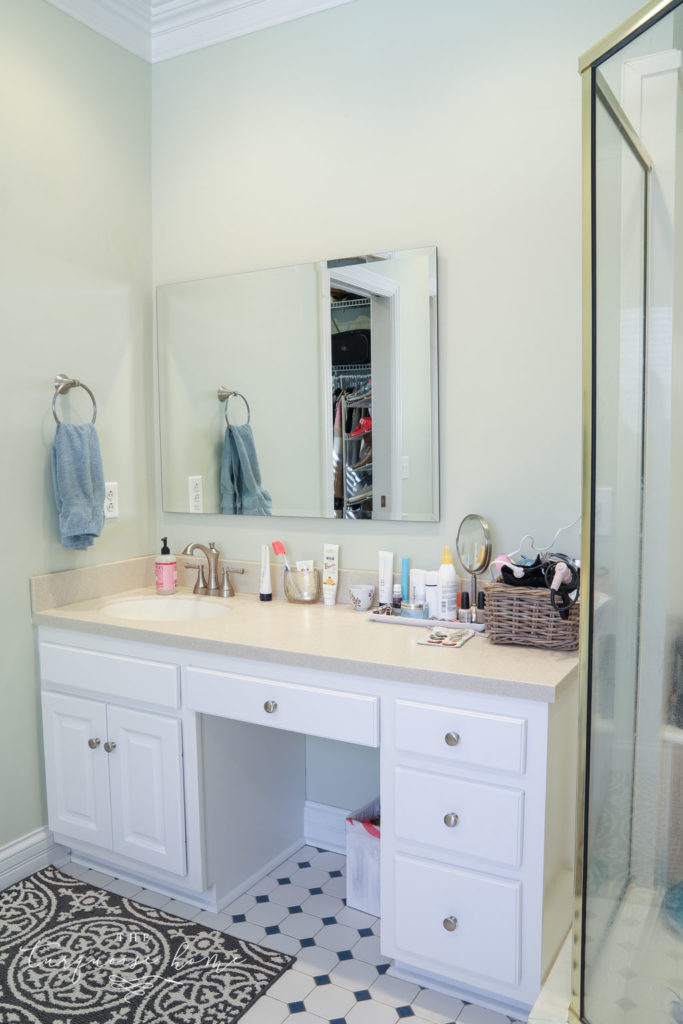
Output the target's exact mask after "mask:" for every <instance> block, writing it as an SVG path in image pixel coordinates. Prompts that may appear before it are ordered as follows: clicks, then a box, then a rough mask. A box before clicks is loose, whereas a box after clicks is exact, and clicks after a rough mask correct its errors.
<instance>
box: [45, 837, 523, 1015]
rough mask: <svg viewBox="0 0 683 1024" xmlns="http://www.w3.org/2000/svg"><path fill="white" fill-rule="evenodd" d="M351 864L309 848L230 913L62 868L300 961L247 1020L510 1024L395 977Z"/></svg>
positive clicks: (74, 868)
mask: <svg viewBox="0 0 683 1024" xmlns="http://www.w3.org/2000/svg"><path fill="white" fill-rule="evenodd" d="M345 868H346V858H345V857H344V856H342V855H341V854H338V853H329V852H327V851H324V850H319V849H316V848H315V847H312V846H304V847H302V848H301V849H300V850H298V851H297V853H296V854H294V855H293V856H292V858H291V859H289V860H286V861H285V862H284V863H283V864H281V865H280V866H279V867H277V868H276V869H275V870H274V871H271V873H270V874H269V875H266V876H265V878H262V879H261V881H259V882H257V883H256V885H253V886H252V887H251V888H250V889H249V891H248V892H246V893H245V894H244V895H243V896H240V897H239V898H238V899H236V900H235V901H234V902H233V903H231V904H230V905H229V906H227V907H226V908H225V910H224V911H222V912H221V913H220V914H212V913H210V912H208V911H201V910H198V909H197V908H196V907H193V906H191V905H190V904H189V903H182V902H180V901H178V900H169V899H168V897H167V896H163V895H161V894H160V893H157V892H154V891H153V890H151V889H140V888H139V887H138V886H136V885H133V884H132V883H130V882H124V881H121V880H120V879H116V878H112V877H111V876H110V875H105V874H102V873H101V872H98V871H93V870H91V869H89V868H86V867H83V866H82V865H80V864H75V863H69V864H66V865H65V866H64V867H63V868H62V869H61V870H62V871H66V872H68V873H69V874H72V875H75V876H76V877H78V878H83V879H84V880H85V881H88V882H91V883H92V884H93V885H98V886H100V887H101V888H103V889H108V890H109V891H110V892H115V893H118V894H119V895H121V896H128V897H132V898H133V899H136V900H138V901H139V902H140V903H146V904H147V905H148V906H153V907H163V908H164V910H167V911H168V913H170V914H177V915H178V917H183V918H186V919H187V920H192V921H196V922H197V923H198V924H204V925H206V926H207V927H209V928H216V929H218V930H219V931H222V932H226V933H227V934H229V935H236V936H238V937H239V938H242V939H247V940H249V941H252V942H257V943H259V944H260V945H262V946H268V947H269V948H271V949H279V950H282V951H283V952H286V953H291V954H292V956H295V957H296V961H295V963H294V965H293V966H292V967H291V968H290V970H288V971H287V972H286V973H285V974H283V976H282V977H281V978H280V979H279V980H278V981H276V982H275V984H274V985H273V986H272V988H270V989H269V990H268V993H267V994H266V995H264V996H262V997H261V998H260V999H259V1001H258V1002H257V1003H255V1004H254V1006H252V1008H251V1009H250V1010H249V1011H248V1012H247V1013H246V1014H245V1015H244V1017H242V1021H241V1024H397V1022H399V1021H403V1020H405V1021H407V1022H408V1024H453V1022H455V1021H457V1022H458V1024H510V1020H511V1018H509V1017H506V1016H505V1015H504V1014H501V1013H496V1012H494V1011H493V1010H487V1009H484V1008H483V1007H481V1006H475V1005H474V1004H471V1003H467V1004H466V1003H463V1002H462V1001H461V1000H459V999H455V998H453V997H451V996H446V995H443V994H441V993H440V992H434V991H432V990H430V989H426V988H420V986H419V985H415V984H412V983H411V982H407V981H401V980H399V979H398V978H392V977H390V976H389V975H388V974H387V973H386V972H387V969H388V967H389V962H388V961H387V960H386V958H385V957H383V956H382V954H381V952H380V944H379V934H380V920H379V919H378V918H376V917H372V916H371V915H370V914H364V913H362V912H361V911H359V910H353V909H351V907H347V906H346V899H345V896H346V879H345Z"/></svg>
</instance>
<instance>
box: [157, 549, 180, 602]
mask: <svg viewBox="0 0 683 1024" xmlns="http://www.w3.org/2000/svg"><path fill="white" fill-rule="evenodd" d="M161 541H162V546H161V554H160V555H157V559H156V562H155V563H154V579H155V582H156V585H157V594H174V593H175V589H176V587H177V586H178V566H177V565H176V560H175V555H172V554H171V549H170V548H169V546H168V537H162V538H161Z"/></svg>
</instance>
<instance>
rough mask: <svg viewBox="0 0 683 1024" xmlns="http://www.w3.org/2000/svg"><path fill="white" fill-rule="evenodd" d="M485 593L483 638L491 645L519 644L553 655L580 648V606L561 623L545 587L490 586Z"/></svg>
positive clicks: (576, 605) (490, 584)
mask: <svg viewBox="0 0 683 1024" xmlns="http://www.w3.org/2000/svg"><path fill="white" fill-rule="evenodd" d="M484 591H485V593H486V636H487V637H488V638H489V640H490V641H491V642H492V643H494V644H522V645H524V646H525V647H545V648H548V649H549V650H553V651H575V650H576V649H577V647H578V646H579V603H578V602H577V603H576V604H574V605H572V607H571V609H570V611H569V618H568V619H561V618H560V616H559V614H558V612H557V611H556V610H555V609H554V608H553V606H552V605H551V603H550V591H548V590H546V588H545V587H539V588H532V587H511V586H508V584H507V583H489V584H487V585H486V586H485V587H484Z"/></svg>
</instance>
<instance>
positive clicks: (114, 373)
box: [0, 0, 155, 846]
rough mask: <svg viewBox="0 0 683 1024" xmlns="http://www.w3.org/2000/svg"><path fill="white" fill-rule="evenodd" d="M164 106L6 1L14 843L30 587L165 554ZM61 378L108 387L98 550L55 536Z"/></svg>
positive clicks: (23, 754) (108, 49) (8, 765)
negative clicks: (157, 266)
mask: <svg viewBox="0 0 683 1024" xmlns="http://www.w3.org/2000/svg"><path fill="white" fill-rule="evenodd" d="M149 97H150V68H149V66H148V65H146V64H145V63H144V62H143V61H141V60H139V59H137V58H136V57H133V56H131V55H130V54H129V53H127V52H125V51H124V50H122V49H121V48H120V47H118V46H115V45H114V44H113V43H110V42H108V41H107V40H105V39H103V38H102V37H100V36H98V35H96V34H95V33H94V32H92V31H90V30H89V29H87V28H85V27H84V26H83V25H81V24H79V23H78V22H76V21H74V20H73V19H72V18H69V17H67V16H66V15H64V14H62V13H61V12H59V11H57V10H56V9H55V8H54V7H52V6H51V5H49V4H47V3H45V2H43V0H2V4H1V5H0V139H1V140H2V158H1V159H0V267H1V271H0V322H1V323H2V354H3V363H4V366H3V389H2V401H1V402H0V417H1V419H2V433H3V441H2V445H1V446H0V451H1V452H2V457H1V458H2V461H1V463H0V465H1V466H2V480H3V506H2V536H3V559H2V587H0V623H1V624H2V625H1V627H0V628H1V642H2V657H1V658H0V695H1V701H2V703H1V708H2V713H1V714H0V778H1V779H2V786H0V846H2V845H3V844H4V843H7V842H9V841H11V840H13V839H16V838H18V837H20V836H23V835H25V834H27V833H29V832H31V831H33V830H34V829H36V828H38V827H40V826H41V825H43V824H45V813H44V803H43V783H42V771H43V768H42V758H41V753H40V749H41V742H40V734H39V729H40V717H39V706H38V685H37V672H36V663H35V653H34V650H35V645H34V636H33V629H32V626H31V622H30V602H29V587H28V578H29V576H30V575H31V574H33V573H39V572H49V571H53V570H58V569H66V568H72V567H76V566H84V565H92V564H94V563H96V562H108V561H113V560H116V559H119V558H126V557H128V556H134V555H140V554H144V553H148V552H149V551H150V550H153V549H152V547H151V544H152V537H153V536H154V532H155V531H154V530H153V518H154V510H153V501H154V489H153V479H154V461H153V458H152V443H151V423H150V414H149V409H150V401H149V396H150V393H151V388H152V379H151V346H150V334H151V308H150V307H151V304H150V258H151V250H150V245H151V223H150V158H149V133H150V102H149ZM57 373H68V374H70V375H72V376H75V377H79V378H82V379H83V380H84V381H85V382H86V383H87V384H88V385H89V386H90V387H91V388H92V390H93V391H94V393H95V395H96V398H97V401H98V404H99V417H98V422H97V426H98V432H99V438H100V445H101V449H102V457H103V462H104V467H105V476H106V478H107V480H115V481H117V482H118V484H119V494H120V504H121V515H120V518H119V519H118V520H110V521H109V522H107V523H106V524H105V528H104V531H103V535H102V537H101V538H100V539H99V540H98V541H96V542H95V545H94V546H93V547H92V548H91V549H89V550H88V551H87V552H73V551H71V552H69V551H66V550H65V549H63V548H62V547H61V546H60V544H59V538H58V535H57V530H56V516H55V510H54V500H53V496H52V483H51V479H50V471H49V450H50V444H51V442H52V438H53V436H54V421H53V419H52V412H51V408H50V406H51V402H52V394H53V388H52V380H53V378H54V376H55V374H57ZM85 398H86V403H85V404H83V405H81V408H82V409H83V410H84V411H85V410H86V409H87V408H89V402H88V401H87V396H85ZM62 401H63V400H61V399H60V409H62V410H63V411H64V414H66V413H67V410H68V401H65V403H64V404H63V405H62ZM73 408H74V410H75V408H76V403H74V405H73ZM88 416H89V413H88Z"/></svg>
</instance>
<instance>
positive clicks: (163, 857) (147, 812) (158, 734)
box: [107, 705, 186, 875]
mask: <svg viewBox="0 0 683 1024" xmlns="http://www.w3.org/2000/svg"><path fill="white" fill-rule="evenodd" d="M107 724H108V729H107V735H108V740H109V744H110V746H113V749H112V750H111V752H110V753H109V756H108V761H109V778H110V786H111V818H112V831H113V848H114V850H115V851H116V852H117V853H121V854H124V855H125V856H127V857H133V858H135V860H137V861H142V862H143V863H145V864H152V865H153V866H154V867H157V868H163V869H164V870H166V871H173V872H174V873H175V874H179V875H182V874H185V873H186V867H185V864H186V856H185V809H184V804H183V760H182V758H183V755H182V743H181V723H180V722H179V721H178V720H177V719H175V718H167V717H166V716H164V715H153V714H149V713H147V712H144V711H134V710H132V709H130V708H120V707H115V706H112V705H110V706H109V708H108V709H107Z"/></svg>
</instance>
